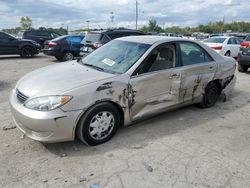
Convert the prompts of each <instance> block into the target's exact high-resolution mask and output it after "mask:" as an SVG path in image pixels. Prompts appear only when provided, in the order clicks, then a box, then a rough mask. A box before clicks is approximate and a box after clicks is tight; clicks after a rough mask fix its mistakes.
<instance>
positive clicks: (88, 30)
mask: <svg viewBox="0 0 250 188" xmlns="http://www.w3.org/2000/svg"><path fill="white" fill-rule="evenodd" d="M86 22H87V24H88V31H89V22H90V21H89V20H87V21H86Z"/></svg>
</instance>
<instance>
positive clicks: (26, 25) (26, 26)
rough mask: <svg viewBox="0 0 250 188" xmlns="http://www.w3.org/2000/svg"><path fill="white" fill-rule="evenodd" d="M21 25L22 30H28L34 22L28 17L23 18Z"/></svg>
mask: <svg viewBox="0 0 250 188" xmlns="http://www.w3.org/2000/svg"><path fill="white" fill-rule="evenodd" d="M20 24H21V28H22V29H24V30H27V29H30V28H31V25H32V20H31V19H30V18H29V17H28V16H24V17H21V20H20Z"/></svg>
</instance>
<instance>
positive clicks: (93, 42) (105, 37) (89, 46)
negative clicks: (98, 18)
mask: <svg viewBox="0 0 250 188" xmlns="http://www.w3.org/2000/svg"><path fill="white" fill-rule="evenodd" d="M134 35H145V34H144V33H143V32H141V31H138V30H132V29H112V30H102V31H91V32H89V33H88V34H87V35H86V37H85V38H84V39H83V41H82V47H81V50H80V51H81V52H80V56H81V57H83V56H86V55H88V54H89V53H91V52H93V51H94V50H96V49H97V48H99V47H101V46H102V45H104V44H106V43H107V42H109V41H111V40H113V39H116V38H119V37H125V36H134Z"/></svg>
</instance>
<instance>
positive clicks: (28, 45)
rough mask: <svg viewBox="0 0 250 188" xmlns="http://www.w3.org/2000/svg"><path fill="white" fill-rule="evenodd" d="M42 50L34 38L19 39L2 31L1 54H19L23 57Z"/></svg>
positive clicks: (0, 33) (0, 36)
mask: <svg viewBox="0 0 250 188" xmlns="http://www.w3.org/2000/svg"><path fill="white" fill-rule="evenodd" d="M40 50H41V46H40V45H39V44H38V43H37V42H35V41H33V40H26V39H17V38H15V37H13V36H11V35H9V34H7V33H4V32H0V55H10V54H19V55H21V57H33V56H34V55H35V54H38V53H39V51H40Z"/></svg>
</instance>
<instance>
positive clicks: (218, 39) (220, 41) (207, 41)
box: [204, 38, 226, 43]
mask: <svg viewBox="0 0 250 188" xmlns="http://www.w3.org/2000/svg"><path fill="white" fill-rule="evenodd" d="M225 40H226V38H209V39H207V40H204V42H206V43H223V42H224V41H225Z"/></svg>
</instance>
